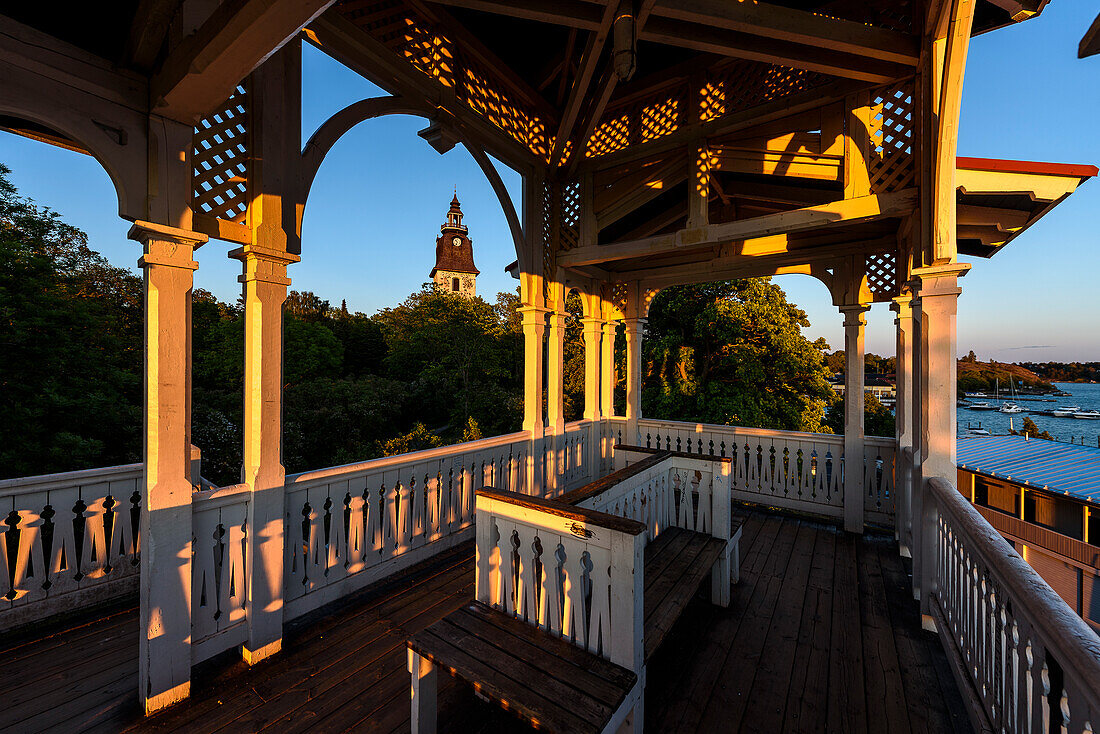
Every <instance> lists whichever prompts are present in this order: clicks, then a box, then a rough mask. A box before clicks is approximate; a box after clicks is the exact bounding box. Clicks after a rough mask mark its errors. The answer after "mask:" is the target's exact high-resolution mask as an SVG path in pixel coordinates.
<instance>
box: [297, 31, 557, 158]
mask: <svg viewBox="0 0 1100 734" xmlns="http://www.w3.org/2000/svg"><path fill="white" fill-rule="evenodd" d="M304 36H305V38H306V40H308V41H309V42H310V43H312V44H313V45H315V46H317V48H319V49H321V50H322V51H324V52H325V53H327V54H328V55H329V56H332V57H333V58H334V59H336V60H337V61H340V62H341V63H343V64H344V65H345V66H347V67H348V68H349V69H352V70H354V71H356V72H358V73H359V74H361V75H362V76H364V77H365V78H367V79H369V80H370V81H371V82H373V83H375V84H377V85H378V86H380V87H382V88H383V89H385V90H386V91H388V92H390V93H391V94H399V95H402V96H405V97H408V98H409V99H416V100H423V101H424V102H425V103H426V104H427V105H429V106H431V107H433V108H436V109H438V110H439V113H438V115H437V116H438V117H439V118H441V119H440V120H439V122H440V123H441V124H445V125H452V126H455V127H456V129H458V130H459V131H460V132H461V133H462V135H463V136H467V137H469V138H470V139H471V140H474V141H475V142H477V143H478V145H480V146H481V147H483V148H484V149H485V150H486V152H488V153H489V154H490V155H492V156H493V157H494V158H496V159H498V160H500V161H502V162H503V163H505V164H506V165H508V166H509V167H511V168H514V169H516V170H518V171H520V172H521V173H523V172H525V171H529V170H533V169H534V168H536V167H539V166H542V165H544V164H545V163H544V162H543V161H539V160H538V159H537V158H536V157H535V155H534V154H533V153H532V152H531V151H530V150H528V149H527V148H526V147H524V146H523V145H520V144H519V143H518V142H517V141H515V140H514V139H513V138H512V137H511V136H509V135H508V134H507V133H505V132H504V131H503V130H500V129H499V128H497V127H496V126H495V125H493V124H492V123H491V122H489V121H488V120H487V119H486V118H484V117H482V116H481V115H479V114H477V113H476V112H474V111H473V110H471V109H469V108H468V107H466V106H465V105H462V104H460V103H457V102H456V101H455V100H454V99H453V97H452V98H451V99H445V98H444V97H445V95H444V94H443V92H442V88H441V87H440V86H439V85H438V84H436V83H435V82H433V81H432V80H431V79H429V78H428V77H427V76H425V75H424V74H422V73H421V72H420V71H418V70H416V69H415V68H414V67H412V66H410V65H409V64H407V63H405V62H404V61H403V60H401V59H399V58H398V57H397V56H395V55H394V54H393V52H392V51H390V50H389V49H388V48H386V46H384V45H383V44H382V43H380V42H379V41H377V40H376V39H374V38H372V37H371V36H369V35H368V34H366V33H363V32H362V31H361V30H360V29H359V28H358V27H356V26H355V25H354V24H352V23H351V22H350V21H349V20H347V19H346V18H344V17H343V16H342V15H340V14H339V13H338V12H334V11H329V12H327V13H325V14H324V15H323V16H321V17H320V18H317V19H316V20H314V21H313V22H312V23H311V24H310V25H309V28H307V29H306V31H305V33H304Z"/></svg>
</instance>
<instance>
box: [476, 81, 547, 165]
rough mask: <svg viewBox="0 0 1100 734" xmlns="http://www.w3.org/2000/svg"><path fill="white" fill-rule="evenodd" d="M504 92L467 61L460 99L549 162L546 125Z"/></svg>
mask: <svg viewBox="0 0 1100 734" xmlns="http://www.w3.org/2000/svg"><path fill="white" fill-rule="evenodd" d="M500 89H501V86H500V85H498V84H494V83H493V81H492V76H491V74H490V73H489V72H488V71H486V70H485V69H483V68H481V67H480V66H477V65H474V64H470V63H469V62H468V60H467V63H466V66H465V69H464V73H463V77H462V84H461V86H460V88H459V92H460V99H462V100H463V101H464V102H465V103H466V104H467V105H469V107H470V109H472V110H473V111H474V112H477V113H478V114H480V115H482V116H483V117H485V118H486V119H488V120H489V122H491V123H493V124H494V125H496V126H497V127H498V128H500V129H501V130H503V131H504V132H506V133H508V135H510V136H511V137H512V138H513V139H514V140H516V142H518V143H520V144H521V145H524V146H525V147H526V148H527V149H528V150H530V151H531V152H532V153H534V154H535V155H536V156H538V157H539V158H541V159H542V160H546V159H547V158H548V157H549V155H550V146H549V135H548V134H547V131H546V123H545V122H544V121H543V120H542V119H541V118H539V117H538V116H537V115H533V114H530V113H528V112H527V111H526V110H524V109H523V107H521V106H520V105H518V104H516V103H515V102H514V101H513V100H511V99H510V98H509V97H508V96H507V95H506V94H504V93H503V92H502V91H500Z"/></svg>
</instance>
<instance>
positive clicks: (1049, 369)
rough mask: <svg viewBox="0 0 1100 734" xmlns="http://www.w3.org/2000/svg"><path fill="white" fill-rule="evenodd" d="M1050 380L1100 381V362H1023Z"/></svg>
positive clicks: (1028, 367) (1022, 363)
mask: <svg viewBox="0 0 1100 734" xmlns="http://www.w3.org/2000/svg"><path fill="white" fill-rule="evenodd" d="M1020 366H1021V367H1025V368H1027V369H1029V370H1031V371H1032V372H1034V373H1035V374H1037V375H1038V376H1039V377H1041V378H1042V379H1044V380H1046V381H1048V382H1100V362H1068V363H1063V362H1021V363H1020Z"/></svg>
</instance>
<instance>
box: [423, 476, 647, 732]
mask: <svg viewBox="0 0 1100 734" xmlns="http://www.w3.org/2000/svg"><path fill="white" fill-rule="evenodd" d="M476 522H477V565H476V569H477V578H476V583H475V586H476V590H477V591H476V596H477V601H476V602H474V603H473V604H472V605H467V606H465V607H463V608H462V609H459V610H457V611H455V612H452V613H451V614H449V615H447V616H446V617H444V618H443V619H442V620H440V621H438V622H436V623H435V624H433V625H431V626H430V627H428V628H427V629H426V630H424V631H423V632H421V633H419V634H416V635H413V636H412V637H410V638H409V639H408V640H407V645H408V648H409V672H410V673H411V674H412V730H413V731H414V732H433V731H435V724H436V710H435V706H436V691H437V684H436V676H437V675H438V672H437V671H438V669H440V668H442V669H443V670H445V671H447V672H448V673H450V674H452V675H454V676H456V677H458V678H460V679H462V680H465V681H466V682H468V683H470V684H471V685H473V686H474V688H475V689H476V690H478V691H479V692H480V693H481V694H482V695H484V696H486V697H487V698H489V699H491V700H493V701H496V702H497V703H499V704H500V705H502V706H503V707H504V708H507V709H509V710H513V711H515V712H516V713H518V714H519V715H520V717H521V718H523V719H525V720H526V721H528V722H529V723H531V724H533V725H534V726H536V727H538V728H541V729H549V730H551V731H560V732H573V731H588V732H614V731H618V730H619V729H620V728H626V729H630V728H631V727H632V726H633V723H634V722H635V721H637V722H638V725H639V726H640V724H641V716H642V713H641V703H642V691H643V690H644V678H645V673H644V671H645V659H644V651H643V647H642V614H643V609H642V600H643V587H642V581H643V570H642V566H643V555H644V548H645V539H646V529H645V526H644V525H642V524H641V523H640V522H636V521H634V520H629V519H626V518H622V517H617V516H613V515H608V514H605V513H602V512H597V511H594V510H589V509H584V508H579V507H572V506H570V505H567V504H564V503H562V502H557V501H553V500H544V499H540V498H536V497H530V496H528V495H522V494H517V493H515V492H502V491H496V490H487V489H483V490H479V491H478V493H477V518H476Z"/></svg>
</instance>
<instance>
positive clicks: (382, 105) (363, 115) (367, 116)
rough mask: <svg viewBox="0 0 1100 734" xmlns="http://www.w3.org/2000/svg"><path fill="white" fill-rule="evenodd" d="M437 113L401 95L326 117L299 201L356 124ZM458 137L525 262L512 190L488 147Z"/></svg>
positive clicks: (305, 160)
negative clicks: (339, 141) (499, 209)
mask: <svg viewBox="0 0 1100 734" xmlns="http://www.w3.org/2000/svg"><path fill="white" fill-rule="evenodd" d="M434 112H435V110H434V108H433V107H432V106H431V105H429V104H426V103H423V102H417V101H415V100H411V99H407V98H405V97H401V96H385V97H369V98H367V99H361V100H359V101H358V102H354V103H352V104H350V105H348V106H347V107H345V108H344V109H342V110H340V111H339V112H337V113H336V114H334V115H333V116H332V117H330V118H328V119H327V120H325V122H324V124H322V125H321V126H320V127H319V128H317V131H316V132H314V133H313V135H312V136H310V139H309V142H307V143H306V145H305V148H304V149H303V150H302V162H301V167H300V169H299V170H300V173H299V177H300V178H299V196H300V199H299V201H300V202H301V204H302V206H303V207H304V206H305V203H306V199H308V198H309V191H310V189H311V188H312V187H313V180H314V179H315V178H316V176H317V171H318V170H320V168H321V163H322V162H323V161H324V160H325V156H327V155H328V152H329V151H330V150H332V147H333V146H334V145H336V142H337V141H338V140H340V138H342V137H343V136H344V135H345V134H346V133H347V132H348V131H349V130H351V129H352V128H353V127H355V126H356V125H358V124H359V123H361V122H365V121H367V120H372V119H374V118H376V117H385V116H387V115H412V116H414V117H424V118H427V119H431V117H432V115H433V114H434ZM456 137H457V138H458V140H459V142H461V143H462V144H463V145H464V146H465V147H466V150H468V151H469V152H470V155H471V156H473V159H474V161H475V162H476V163H477V165H478V167H480V168H481V171H482V173H484V174H485V178H486V179H488V181H489V185H490V186H491V187H492V189H493V193H495V194H496V196H497V200H498V201H499V202H500V207H501V209H503V210H504V217H505V219H507V221H508V228H509V230H510V231H511V234H512V242H513V245H514V246H515V249H516V255H517V257H519V259H520V262H521V264H522V262H523V258H524V253H523V247H522V244H523V226H522V224H521V223H520V220H519V216H518V215H517V214H516V207H515V204H514V203H513V202H512V197H511V196H510V195H509V194H508V189H506V188H505V186H504V181H503V180H502V179H501V178H500V173H499V172H498V171H497V169H496V166H494V165H493V162H492V161H491V160H489V156H488V155H486V153H485V150H484V149H482V148H481V146H479V145H477V144H476V143H474V142H472V141H470V140H469V139H467V138H466V137H465V136H463V135H462V132H461V131H456ZM298 226H299V227H300V226H301V224H300V223H299V225H298ZM299 234H300V233H299Z"/></svg>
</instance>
